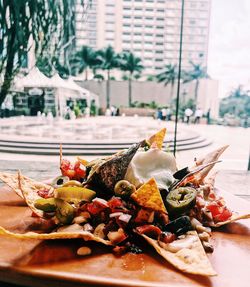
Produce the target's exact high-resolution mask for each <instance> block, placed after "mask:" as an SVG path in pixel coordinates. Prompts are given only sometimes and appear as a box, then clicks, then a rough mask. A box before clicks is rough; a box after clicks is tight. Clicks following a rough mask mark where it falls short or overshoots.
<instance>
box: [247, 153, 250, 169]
mask: <svg viewBox="0 0 250 287" xmlns="http://www.w3.org/2000/svg"><path fill="white" fill-rule="evenodd" d="M247 170H249V171H250V150H249V158H248V167H247Z"/></svg>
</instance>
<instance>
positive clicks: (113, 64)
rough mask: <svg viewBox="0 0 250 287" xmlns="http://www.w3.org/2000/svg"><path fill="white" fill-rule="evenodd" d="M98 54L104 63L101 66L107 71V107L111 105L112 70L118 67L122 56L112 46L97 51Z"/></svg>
mask: <svg viewBox="0 0 250 287" xmlns="http://www.w3.org/2000/svg"><path fill="white" fill-rule="evenodd" d="M97 55H98V56H99V57H100V58H101V60H102V64H101V65H100V68H101V69H103V70H106V71H107V85H106V99H107V103H106V106H107V108H109V107H110V71H111V70H113V69H115V68H118V67H119V65H120V57H119V55H118V54H116V52H115V51H114V49H113V48H112V47H111V46H108V47H106V48H104V49H102V50H99V51H97Z"/></svg>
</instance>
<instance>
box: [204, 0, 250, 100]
mask: <svg viewBox="0 0 250 287" xmlns="http://www.w3.org/2000/svg"><path fill="white" fill-rule="evenodd" d="M211 2H212V4H211V19H210V34H209V48H208V73H209V75H210V76H211V77H212V78H214V79H217V80H219V97H225V96H227V95H228V93H229V91H230V90H232V88H236V87H237V86H238V85H239V84H242V85H243V87H244V85H246V88H247V84H248V88H247V89H249V90H250V0H211Z"/></svg>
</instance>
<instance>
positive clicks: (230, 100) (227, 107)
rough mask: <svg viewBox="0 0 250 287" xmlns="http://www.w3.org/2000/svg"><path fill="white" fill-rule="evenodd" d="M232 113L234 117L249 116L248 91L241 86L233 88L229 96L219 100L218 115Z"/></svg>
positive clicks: (249, 94)
mask: <svg viewBox="0 0 250 287" xmlns="http://www.w3.org/2000/svg"><path fill="white" fill-rule="evenodd" d="M226 114H232V115H234V116H236V117H246V116H247V117H250V91H247V90H243V87H242V86H239V87H237V88H236V89H233V90H232V91H231V92H230V94H229V96H228V97H226V98H223V99H222V100H221V102H220V116H222V117H223V116H224V115H226Z"/></svg>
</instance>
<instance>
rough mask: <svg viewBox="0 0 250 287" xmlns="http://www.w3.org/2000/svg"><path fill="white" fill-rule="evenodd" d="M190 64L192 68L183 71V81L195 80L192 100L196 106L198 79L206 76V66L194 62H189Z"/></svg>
mask: <svg viewBox="0 0 250 287" xmlns="http://www.w3.org/2000/svg"><path fill="white" fill-rule="evenodd" d="M190 64H191V65H192V69H191V70H189V71H184V72H183V83H184V84H185V83H189V82H193V81H195V89H194V102H195V106H197V98H198V90H199V84H200V79H204V78H208V77H209V76H208V74H207V69H206V67H202V65H201V64H195V63H193V62H190Z"/></svg>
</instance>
